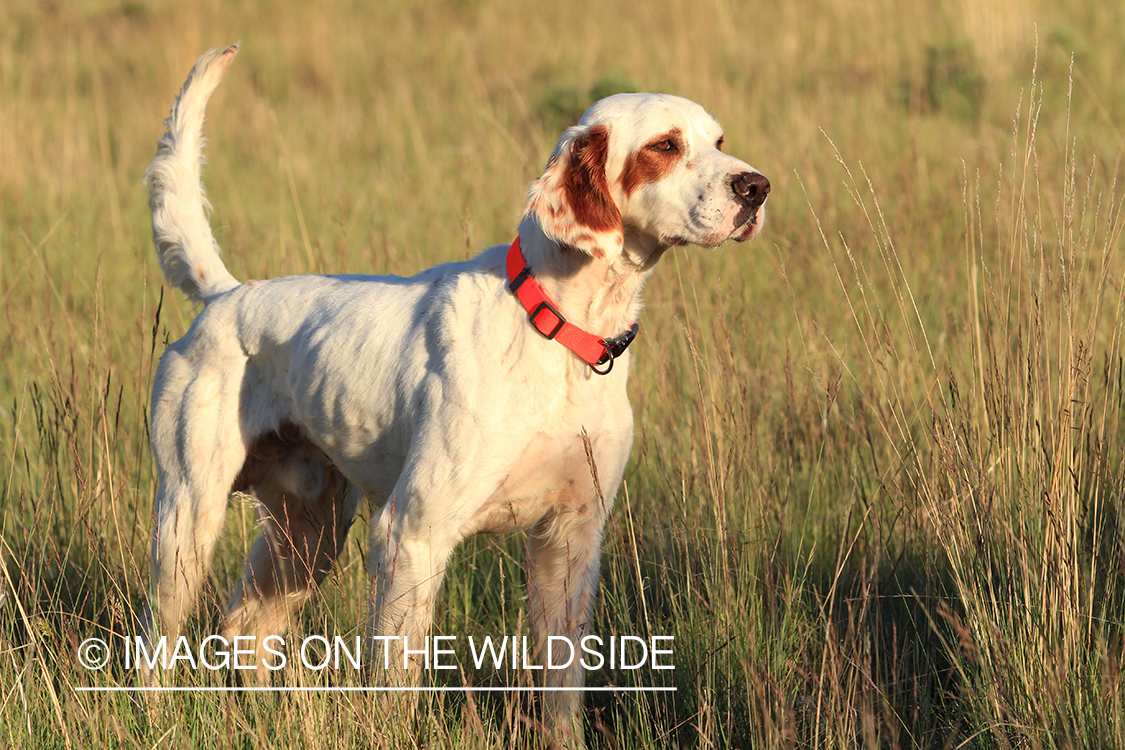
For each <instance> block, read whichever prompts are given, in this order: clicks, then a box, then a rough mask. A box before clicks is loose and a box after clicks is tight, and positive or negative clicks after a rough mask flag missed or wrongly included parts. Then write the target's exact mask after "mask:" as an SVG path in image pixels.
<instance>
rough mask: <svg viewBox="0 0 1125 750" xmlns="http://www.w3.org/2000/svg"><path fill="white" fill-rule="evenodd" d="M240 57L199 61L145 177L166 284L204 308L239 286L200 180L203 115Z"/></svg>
mask: <svg viewBox="0 0 1125 750" xmlns="http://www.w3.org/2000/svg"><path fill="white" fill-rule="evenodd" d="M237 53H238V45H232V46H230V47H227V48H226V49H224V50H218V49H210V50H207V51H206V52H204V53H203V55H202V56H201V57H200V58H199V60H198V61H196V63H195V67H194V68H192V69H191V73H190V74H188V79H187V81H185V82H184V86H183V88H182V89H180V94H179V96H177V97H176V101H175V103H174V104H173V105H172V114H170V115H169V116H168V119H166V120H165V121H164V125H165V127H167V128H168V132H167V133H165V134H164V137H163V138H161V139H160V141H159V142H158V143H157V144H156V158H154V159H153V160H152V163H151V164H149V165H148V169H147V170H146V171H145V181H146V182H147V183H148V188H149V192H148V205H149V208H150V209H152V241H153V243H154V244H155V245H156V253H157V255H159V256H160V268H161V269H162V270H163V271H164V278H166V279H167V280H168V283H169V284H170V285H172V286H175V287H179V288H180V289H182V290H183V292H184V293H185V294H186V295H187V296H188V297H189V298H191V299H196V300H200V301H202V302H204V303H207V302H209V301H210V300H211V299H212V298H214V297H215V296H217V295H220V294H222V293H223V292H227V291H230V290H231V289H233V288H234V287H236V286H238V284H239V281H238V280H237V279H236V278H234V276H232V275H231V273H230V271H228V270H227V267H226V266H224V265H223V261H222V259H221V258H220V257H219V245H218V243H216V242H215V237H214V235H213V234H211V224H210V222H209V221H208V219H207V217H208V214H209V213H210V210H211V206H210V204H209V203H208V202H207V198H206V196H205V195H204V193H203V181H202V178H201V174H200V170H201V167H202V164H203V144H204V142H205V141H204V138H203V114H204V111H205V110H206V109H207V101H208V100H209V99H210V98H211V94H212V93H213V92H214V91H215V88H216V87H217V86H218V85H219V81H221V80H222V79H223V73H225V72H226V70H227V68H228V67H230V64H231V62H232V61H233V60H234V56H235V54H237Z"/></svg>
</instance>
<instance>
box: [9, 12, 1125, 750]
mask: <svg viewBox="0 0 1125 750" xmlns="http://www.w3.org/2000/svg"><path fill="white" fill-rule="evenodd" d="M238 40H241V42H242V52H241V53H240V55H239V57H238V60H237V61H236V63H235V64H234V66H233V67H232V69H231V71H230V72H229V73H228V75H227V77H226V80H225V82H224V83H223V85H222V87H221V88H220V89H219V91H218V93H217V94H216V96H215V98H214V100H213V101H212V104H211V107H210V110H209V113H210V117H209V120H208V124H207V132H208V136H209V138H210V140H211V142H212V145H211V146H210V147H209V149H208V157H209V167H208V169H207V171H206V180H207V185H208V190H209V195H210V198H211V200H212V203H213V204H214V206H215V215H214V217H213V220H212V224H213V226H214V227H215V233H216V236H217V238H218V240H219V242H220V244H221V245H222V246H223V247H224V249H225V252H226V254H225V260H226V263H227V264H228V266H229V267H230V268H231V270H232V272H233V273H234V275H235V276H237V277H239V278H252V277H257V278H261V277H266V276H274V275H281V274H287V273H304V272H316V273H319V272H337V271H351V272H371V273H398V274H410V273H413V272H415V271H417V270H420V269H421V268H423V267H426V266H428V265H432V264H434V263H437V262H441V261H445V260H452V259H461V258H464V257H468V256H470V255H472V254H474V253H475V252H477V251H478V250H479V249H481V248H483V247H486V246H489V245H493V244H500V243H506V242H508V241H510V239H511V238H512V236H513V233H514V231H515V226H516V221H517V217H518V215H519V212H520V211H521V210H522V208H523V202H524V191H525V188H526V186H527V184H528V183H529V182H530V181H531V180H532V179H533V178H534V177H535V176H537V175H538V174H539V172H540V170H541V169H542V167H543V164H544V163H545V161H546V158H547V156H548V155H549V153H550V151H551V148H552V147H553V145H554V142H555V140H556V139H557V137H558V134H559V133H560V132H561V130H562V128H563V127H565V126H566V125H568V124H571V123H572V122H574V121H575V120H576V119H577V118H578V116H580V114H581V112H582V111H583V110H584V109H585V107H586V106H587V105H588V104H589V103H591V102H592V101H593V100H594V99H595V98H597V97H599V96H601V95H603V94H608V93H613V92H616V91H622V90H635V91H644V90H657V91H667V92H669V93H676V94H680V95H683V96H687V97H689V98H692V99H695V100H697V101H699V102H701V103H703V104H704V106H706V107H707V108H708V109H709V110H711V111H712V112H713V113H714V114H715V116H716V117H717V118H718V119H719V120H720V122H722V123H723V124H724V126H725V127H726V144H727V145H726V150H728V151H729V152H731V153H733V154H735V155H737V156H739V157H741V158H744V159H745V160H747V161H748V162H750V163H751V164H753V165H754V166H755V167H757V168H759V169H760V170H761V171H762V172H764V173H765V174H766V175H767V176H768V177H769V178H770V180H771V182H772V184H773V192H772V193H771V197H770V202H769V211H770V213H769V219H768V221H767V224H766V227H765V230H764V232H763V234H762V236H761V237H760V238H759V239H758V240H757V241H755V242H754V243H751V244H749V245H739V246H737V247H735V246H733V245H732V246H730V247H726V248H723V249H721V250H719V251H716V252H709V251H704V250H700V249H698V248H685V249H678V250H675V251H674V252H670V253H669V254H668V255H667V256H665V259H664V261H663V262H662V264H661V265H662V267H661V268H659V269H658V271H657V274H656V276H655V277H654V280H653V282H652V283H651V284H650V286H649V288H648V290H647V294H646V297H647V300H648V303H647V307H646V311H645V315H644V318H643V321H642V334H641V336H640V338H639V339H638V341H637V342H636V343H635V344H634V348H633V351H634V353H635V354H634V359H633V362H634V366H633V372H632V376H631V382H630V396H631V399H632V402H633V407H634V411H635V414H636V423H637V431H636V432H637V437H636V443H635V445H634V449H633V454H632V458H631V461H630V464H629V467H628V469H627V471H626V475H625V484H624V486H623V487H622V490H621V492H620V493H619V495H618V497H617V501H616V509H615V512H614V514H613V517H612V519H611V520H610V524H609V527H608V529H607V541H606V548H605V551H604V556H603V585H602V593H601V597H600V600H599V603H598V607H597V614H596V618H597V628H596V629H597V630H598V631H600V632H602V633H614V634H628V635H637V636H640V637H644V638H647V637H649V636H651V635H672V636H674V637H675V647H674V649H675V657H674V662H675V666H676V669H675V670H674V671H672V672H663V671H662V672H657V671H652V670H639V671H638V670H634V671H628V670H620V669H619V670H616V671H603V672H600V673H596V674H595V675H594V676H593V677H592V678H591V684H592V685H595V686H603V687H604V686H673V687H676V688H677V691H676V692H675V693H644V694H637V693H614V692H600V693H596V694H591V695H589V696H588V697H587V701H586V704H587V718H588V728H587V740H588V742H589V744H590V745H591V746H593V747H604V748H641V747H676V746H682V747H697V748H728V747H740V748H750V747H763V748H765V747H856V746H863V747H884V748H909V747H935V748H944V747H950V748H958V747H985V748H993V747H995V748H1009V747H1011V748H1038V747H1046V748H1056V747H1057V748H1075V747H1125V675H1123V672H1122V660H1123V659H1125V461H1123V457H1125V358H1123V356H1122V351H1121V348H1122V334H1123V328H1125V256H1123V250H1125V248H1123V247H1122V244H1123V243H1122V232H1123V229H1125V216H1123V215H1122V209H1123V203H1125V188H1123V186H1122V184H1121V179H1122V177H1125V165H1123V163H1122V156H1123V154H1125V135H1123V132H1125V76H1122V75H1121V74H1120V70H1121V56H1122V53H1123V44H1125V6H1123V5H1121V4H1120V3H1111V2H1103V1H1101V0H1073V1H1069V2H1064V0H1027V2H1018V1H1017V0H997V1H996V2H992V3H979V2H973V1H972V0H937V1H936V2H921V1H919V2H909V3H893V2H875V1H874V0H872V1H871V2H863V1H861V0H796V2H791V3H739V2H733V1H730V2H727V1H724V0H701V1H699V2H686V1H680V0H668V2H652V3H629V2H619V1H618V0H605V1H603V2H597V3H588V2H583V1H582V0H576V1H575V2H568V3H558V2H550V3H542V4H537V5H531V4H523V3H515V2H510V1H505V0H459V1H455V0H449V1H447V2H433V3H420V2H419V3H411V2H406V1H405V0H402V1H395V2H387V3H383V4H373V3H372V4H368V3H361V2H344V0H339V1H338V2H316V3H300V2H295V1H293V0H281V1H280V2H277V3H273V4H266V3H254V2H231V3H220V2H212V1H210V0H208V1H207V2H203V3H198V4H190V3H175V4H173V3H156V2H145V1H144V0H141V1H139V2H138V1H137V0H75V1H74V2H69V3H68V2H54V3H52V2H30V1H27V2H12V3H7V4H4V5H3V6H2V7H0V545H2V546H0V560H2V563H3V577H2V578H0V717H2V719H0V746H9V747H13V748H47V747H66V748H83V747H95V746H99V747H100V746H107V747H122V748H150V747H161V748H168V747H176V748H180V747H183V748H194V747H208V748H211V747H246V748H251V747H253V748H257V747H271V748H272V747H280V748H289V747H293V748H297V747H312V748H320V747H325V748H336V747H341V748H352V747H356V748H358V747H372V746H374V747H416V748H443V747H481V748H502V747H519V746H525V745H526V744H528V743H529V742H534V739H535V737H536V729H535V726H534V724H533V722H530V721H529V720H527V718H526V717H527V716H528V715H529V714H533V713H534V712H533V711H532V710H531V708H530V707H529V705H528V701H526V700H525V698H524V697H523V696H521V695H516V694H495V693H493V694H483V693H478V694H475V695H468V696H466V695H465V694H459V693H448V694H438V695H431V696H428V697H426V698H424V699H423V704H424V706H425V709H426V710H424V711H423V712H422V713H421V714H420V716H419V718H418V719H417V721H415V722H413V723H407V722H404V721H401V720H399V719H398V718H396V717H391V718H384V717H382V716H381V715H380V714H379V712H378V710H377V707H376V705H375V699H374V698H372V697H371V696H368V695H365V694H353V693H286V694H276V693H269V694H245V693H229V692H221V693H219V692H217V693H189V694H175V695H170V696H168V695H165V696H159V697H153V698H151V699H148V698H145V697H141V696H137V695H136V694H127V693H112V694H105V693H86V692H77V691H76V690H75V688H77V687H82V686H106V685H115V686H130V685H136V684H138V681H137V676H136V674H135V673H134V672H132V671H130V670H127V669H125V667H124V665H123V664H122V663H121V662H120V660H119V659H113V660H111V662H110V665H109V666H108V667H107V669H106V670H103V671H88V670H86V669H84V668H83V667H82V666H81V665H80V664H79V662H78V660H77V651H78V647H79V644H80V643H82V642H83V641H85V639H87V638H90V637H101V638H106V639H116V638H120V637H121V636H124V635H128V634H130V633H132V632H133V628H134V622H135V616H136V613H137V612H139V609H140V606H141V605H142V603H143V597H144V592H145V590H146V588H147V576H148V541H149V533H150V528H151V524H150V513H151V502H152V496H153V492H154V477H153V467H152V460H151V455H150V452H149V449H148V439H147V432H146V428H147V419H146V413H147V400H148V395H149V388H150V384H151V377H152V372H153V367H154V364H155V362H156V360H157V358H158V357H159V355H160V353H161V351H162V350H163V348H164V346H165V345H166V343H167V342H168V341H171V340H175V339H176V338H178V337H179V336H180V335H181V334H182V333H183V332H184V330H185V329H186V326H187V325H188V323H189V322H190V320H191V318H192V317H193V315H194V312H195V311H194V310H193V309H192V308H191V306H190V305H188V304H187V303H186V302H185V301H184V300H183V299H182V298H181V297H180V296H179V294H178V293H173V292H172V291H169V290H167V289H164V288H163V287H162V283H163V282H162V279H161V276H160V272H159V268H158V267H157V265H156V263H155V253H154V251H153V249H152V245H151V241H150V236H149V231H150V230H149V218H148V212H147V205H146V193H145V190H144V187H143V186H142V184H141V174H142V172H143V170H144V168H145V166H146V165H147V164H148V161H149V160H150V159H151V157H152V155H153V153H154V150H155V142H156V139H157V138H158V137H159V136H160V135H161V133H162V132H163V131H162V128H161V120H162V118H163V117H164V116H165V115H166V114H167V112H168V109H169V107H170V105H171V102H172V97H173V95H174V94H175V92H176V91H177V90H178V87H179V85H180V83H181V82H182V80H183V78H184V76H185V75H186V73H187V71H188V70H189V68H190V66H191V64H192V62H193V61H194V60H195V58H196V57H197V55H198V54H199V53H200V52H201V51H202V50H204V49H206V48H207V47H211V46H217V45H221V44H227V43H230V42H234V41H238ZM366 517H367V514H366V511H364V514H363V517H362V518H361V519H360V521H359V522H358V523H357V524H356V528H355V529H353V532H352V537H353V538H352V539H351V540H350V541H349V547H348V550H347V554H346V555H345V557H344V559H343V560H342V561H341V565H340V566H339V568H338V569H337V571H336V573H335V575H334V576H333V577H331V578H330V579H329V581H328V582H327V583H326V585H325V587H324V589H323V590H322V592H321V593H320V595H319V596H317V597H316V598H315V600H314V602H313V604H312V605H311V606H310V607H308V608H307V609H306V610H305V612H304V614H303V616H302V621H301V622H300V623H299V624H298V627H297V632H298V633H325V632H327V633H338V634H341V635H349V636H350V635H354V634H355V633H356V632H358V630H357V629H359V628H360V627H361V623H362V617H363V607H364V601H365V600H366V596H367V590H368V579H367V575H366V573H365V566H364V552H365V545H366V541H365V534H364V533H363V527H364V526H365V523H364V522H365V520H366ZM254 520H255V516H254V512H253V509H252V508H251V507H250V506H249V504H248V503H245V502H241V501H238V500H232V504H231V511H230V514H229V516H228V521H227V527H226V531H225V533H224V536H223V540H222V542H221V545H220V550H219V552H218V555H217V565H216V569H215V572H214V574H213V576H212V579H211V583H210V586H209V589H208V595H207V597H206V601H205V602H204V603H203V605H202V608H201V611H200V614H199V616H198V617H197V618H196V620H195V621H194V623H193V625H192V627H193V632H194V633H195V634H197V635H202V634H207V633H212V632H214V631H215V628H216V623H217V619H218V611H219V607H220V606H221V600H222V598H223V597H224V596H225V594H226V592H227V591H229V590H230V588H231V587H232V585H233V583H234V582H235V581H236V580H237V579H238V577H239V576H240V575H241V565H242V562H243V561H244V559H245V551H246V549H247V547H248V545H249V543H250V541H252V539H253V536H254V535H256V531H255V529H254ZM522 549H523V544H522V539H520V538H517V537H513V538H509V539H493V538H481V539H475V540H471V541H470V542H469V543H467V544H466V545H465V546H464V548H463V549H462V550H461V551H460V552H459V554H458V556H457V558H456V561H455V563H454V567H453V569H452V571H451V574H450V575H449V576H448V578H447V583H446V586H445V589H444V593H443V597H442V600H441V602H440V605H439V617H438V622H437V625H436V631H437V632H439V633H446V634H458V635H461V634H478V635H479V634H489V633H521V632H525V628H524V623H523V621H524V619H525V612H524V610H523V607H524V606H525V602H524V601H523V600H522V599H521V598H520V597H521V586H522V577H523V573H522V567H521V564H522V559H523V552H522ZM115 642H116V641H115ZM229 679H230V677H229V675H228V673H223V672H220V673H206V672H204V671H200V672H198V673H196V674H195V675H194V677H192V678H190V679H187V680H186V681H185V683H184V684H190V685H197V686H223V685H226V684H228V680H229ZM467 679H468V680H480V679H482V678H478V677H477V676H475V675H472V674H464V673H455V674H453V675H451V676H444V675H442V676H439V678H438V684H449V685H460V684H463V681H464V680H467ZM279 681H288V682H289V683H290V684H313V685H315V684H321V683H325V684H327V683H333V684H340V685H357V684H361V682H360V678H358V677H351V676H347V675H330V674H325V673H318V672H312V671H309V670H298V669H294V670H291V671H290V672H288V673H286V675H284V677H281V678H279ZM483 681H484V683H486V684H492V685H504V684H509V685H511V684H527V677H526V676H525V675H521V674H516V673H502V674H499V675H491V676H489V675H486V676H484V678H483Z"/></svg>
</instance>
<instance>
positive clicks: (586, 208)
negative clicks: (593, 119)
mask: <svg viewBox="0 0 1125 750" xmlns="http://www.w3.org/2000/svg"><path fill="white" fill-rule="evenodd" d="M608 151H609V129H608V128H606V126H605V125H597V126H595V127H593V128H591V129H590V132H588V133H586V134H584V135H582V136H579V137H578V138H577V139H576V140H575V141H574V144H573V145H572V146H571V150H570V158H569V161H568V163H567V165H566V170H565V171H564V173H563V177H562V187H563V191H564V192H565V194H566V202H567V203H568V204H569V205H570V209H571V211H573V212H574V221H575V223H577V224H580V225H582V226H584V227H588V228H590V229H592V230H594V231H595V232H608V231H610V230H612V229H615V228H617V227H619V226H620V225H621V212H620V211H618V210H617V204H616V203H614V202H613V198H612V196H610V194H609V183H608V182H607V181H606V176H605V163H606V154H607V153H608Z"/></svg>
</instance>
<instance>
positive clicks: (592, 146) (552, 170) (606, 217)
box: [525, 124, 624, 263]
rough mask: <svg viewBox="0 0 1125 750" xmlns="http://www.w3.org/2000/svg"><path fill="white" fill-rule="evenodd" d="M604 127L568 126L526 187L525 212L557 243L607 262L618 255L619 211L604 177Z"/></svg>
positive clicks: (606, 148)
mask: <svg viewBox="0 0 1125 750" xmlns="http://www.w3.org/2000/svg"><path fill="white" fill-rule="evenodd" d="M608 153H609V128H608V127H607V126H606V125H604V124H600V125H595V126H594V127H592V128H589V129H586V128H582V127H573V128H570V129H569V130H567V131H566V133H564V134H563V137H562V139H561V140H560V141H559V145H558V146H557V147H556V148H555V153H554V154H552V155H551V159H550V161H548V162H547V171H546V172H544V173H543V176H542V177H540V178H539V179H538V180H536V181H535V182H533V183H532V184H531V189H530V190H529V191H528V202H527V209H526V211H525V213H526V214H529V215H532V216H534V217H535V218H536V219H538V221H539V226H540V227H542V229H543V232H544V233H545V234H546V235H547V236H548V237H550V238H551V239H552V240H554V241H555V242H558V243H559V244H560V245H565V246H568V247H573V248H577V249H578V250H581V251H582V252H584V253H587V254H589V255H592V256H593V257H595V258H598V259H600V260H605V261H606V262H609V263H612V262H613V261H614V260H616V259H617V257H618V256H619V255H620V254H621V248H622V243H623V242H624V228H623V227H622V224H621V211H620V210H618V208H617V203H616V202H615V201H614V200H613V195H612V194H611V193H610V190H609V181H608V179H607V178H606V157H607V154H608Z"/></svg>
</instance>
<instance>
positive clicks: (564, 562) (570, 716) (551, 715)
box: [527, 500, 608, 747]
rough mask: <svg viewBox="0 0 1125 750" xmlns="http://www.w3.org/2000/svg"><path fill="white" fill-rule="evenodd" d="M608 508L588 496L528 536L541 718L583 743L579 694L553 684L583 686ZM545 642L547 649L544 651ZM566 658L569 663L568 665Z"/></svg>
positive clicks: (567, 742) (572, 742) (568, 743)
mask: <svg viewBox="0 0 1125 750" xmlns="http://www.w3.org/2000/svg"><path fill="white" fill-rule="evenodd" d="M607 517H608V509H606V508H604V507H603V506H602V505H601V504H600V503H599V502H598V501H596V500H595V501H592V502H590V503H587V504H586V505H583V506H580V507H579V508H577V509H575V510H564V511H562V512H561V513H559V514H557V515H554V516H551V517H548V518H545V519H543V520H542V521H540V522H539V523H538V524H536V526H535V529H534V531H533V532H532V534H531V535H530V537H529V538H528V542H527V551H528V561H529V568H530V569H529V571H528V573H529V575H528V598H529V600H530V604H529V608H530V616H531V618H532V622H533V625H534V629H535V636H536V644H537V654H538V661H537V662H536V663H537V664H539V665H543V666H544V667H545V669H544V676H543V686H544V687H545V688H547V690H546V692H545V693H544V695H543V714H544V716H543V718H544V722H545V723H546V725H547V727H548V729H549V730H550V731H551V733H552V739H553V740H554V741H555V742H557V743H559V744H560V745H562V746H564V747H581V746H582V744H583V742H582V737H583V729H582V717H581V707H582V693H581V692H579V691H574V690H565V691H563V690H552V688H580V687H583V686H584V685H585V682H586V675H585V672H584V671H583V669H582V666H581V663H580V659H581V656H582V651H581V641H582V638H584V637H585V636H587V635H590V621H591V614H592V611H593V605H594V599H595V597H596V594H597V587H598V574H599V568H600V561H601V540H602V529H603V527H604V525H605V520H606V518H607ZM548 645H550V646H551V653H550V654H548ZM568 657H573V658H572V659H570V661H569V664H568V665H566V666H562V667H561V668H558V667H560V666H561V665H563V664H566V662H567V660H568Z"/></svg>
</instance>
